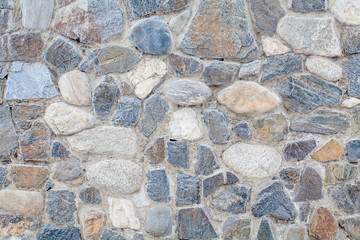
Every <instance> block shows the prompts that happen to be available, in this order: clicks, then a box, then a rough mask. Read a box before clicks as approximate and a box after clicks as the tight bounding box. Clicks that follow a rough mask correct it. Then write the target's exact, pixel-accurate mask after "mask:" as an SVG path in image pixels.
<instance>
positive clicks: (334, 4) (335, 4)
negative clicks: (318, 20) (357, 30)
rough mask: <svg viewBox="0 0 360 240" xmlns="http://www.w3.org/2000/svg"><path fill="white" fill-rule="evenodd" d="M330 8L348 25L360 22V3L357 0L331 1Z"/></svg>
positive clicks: (340, 20)
mask: <svg viewBox="0 0 360 240" xmlns="http://www.w3.org/2000/svg"><path fill="white" fill-rule="evenodd" d="M329 8H330V10H331V12H332V13H333V14H334V16H335V18H336V19H337V20H339V22H341V23H344V24H347V25H359V24H360V16H359V11H360V3H359V2H358V1H356V0H346V1H345V2H343V1H336V0H330V1H329Z"/></svg>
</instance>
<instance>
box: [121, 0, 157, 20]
mask: <svg viewBox="0 0 360 240" xmlns="http://www.w3.org/2000/svg"><path fill="white" fill-rule="evenodd" d="M162 2H164V0H145V1H136V0H128V1H127V5H128V7H129V10H130V14H131V17H132V18H133V19H136V18H140V17H144V16H146V15H149V14H151V13H153V12H155V11H156V10H157V9H158V8H159V7H160V5H161V3H162Z"/></svg>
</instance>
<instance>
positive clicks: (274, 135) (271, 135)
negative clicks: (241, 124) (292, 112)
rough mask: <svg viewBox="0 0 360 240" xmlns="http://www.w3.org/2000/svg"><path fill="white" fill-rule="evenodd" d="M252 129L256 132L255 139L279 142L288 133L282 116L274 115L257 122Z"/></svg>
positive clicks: (286, 124)
mask: <svg viewBox="0 0 360 240" xmlns="http://www.w3.org/2000/svg"><path fill="white" fill-rule="evenodd" d="M253 127H254V128H255V130H256V133H257V134H256V135H255V138H256V139H260V140H267V141H276V142H279V141H281V140H283V139H284V138H285V136H286V135H287V134H288V132H289V127H288V123H287V121H286V118H285V116H284V115H283V114H275V115H271V116H268V117H265V118H263V119H259V120H257V121H256V122H255V123H254V125H253Z"/></svg>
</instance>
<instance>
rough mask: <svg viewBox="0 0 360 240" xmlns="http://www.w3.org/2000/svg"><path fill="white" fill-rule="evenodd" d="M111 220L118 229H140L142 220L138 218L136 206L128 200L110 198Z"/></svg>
mask: <svg viewBox="0 0 360 240" xmlns="http://www.w3.org/2000/svg"><path fill="white" fill-rule="evenodd" d="M108 202H109V207H110V209H109V214H110V220H111V222H112V224H113V225H114V227H116V228H130V229H134V230H139V229H140V220H139V219H138V218H137V217H136V212H135V209H134V205H133V204H132V202H131V201H130V200H128V199H124V198H111V197H109V198H108Z"/></svg>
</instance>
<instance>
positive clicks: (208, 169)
mask: <svg viewBox="0 0 360 240" xmlns="http://www.w3.org/2000/svg"><path fill="white" fill-rule="evenodd" d="M194 168H195V173H196V174H197V175H198V174H203V175H209V174H211V173H212V172H213V171H214V170H215V169H218V168H219V164H218V160H217V157H216V155H215V153H214V151H213V150H212V149H211V148H210V147H208V146H204V145H201V146H200V147H199V149H198V155H197V159H196V163H195V167H194Z"/></svg>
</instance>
